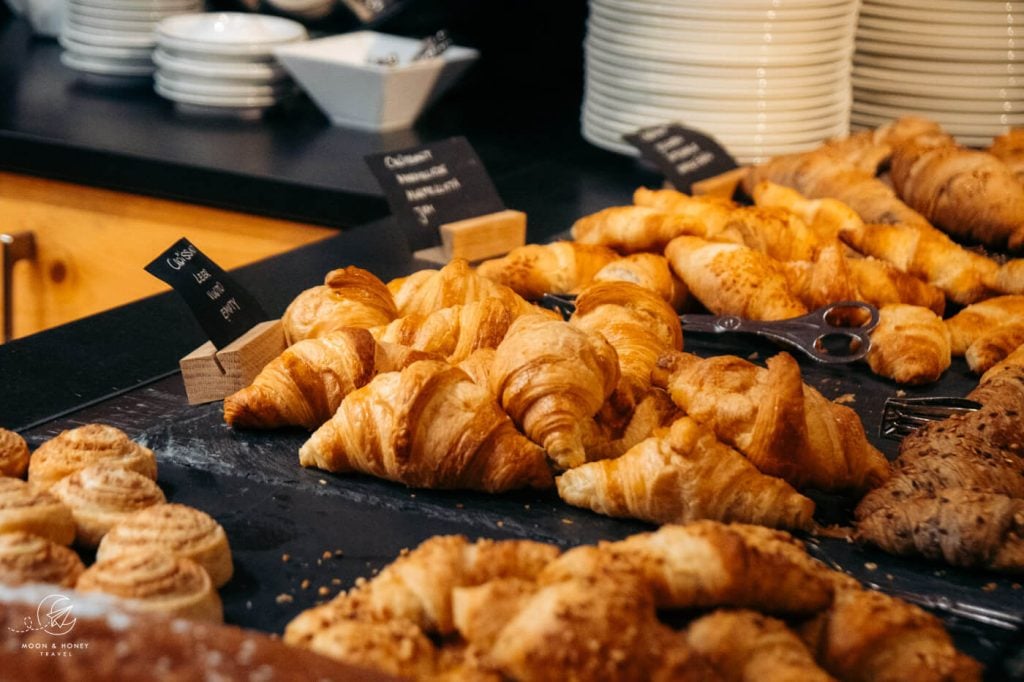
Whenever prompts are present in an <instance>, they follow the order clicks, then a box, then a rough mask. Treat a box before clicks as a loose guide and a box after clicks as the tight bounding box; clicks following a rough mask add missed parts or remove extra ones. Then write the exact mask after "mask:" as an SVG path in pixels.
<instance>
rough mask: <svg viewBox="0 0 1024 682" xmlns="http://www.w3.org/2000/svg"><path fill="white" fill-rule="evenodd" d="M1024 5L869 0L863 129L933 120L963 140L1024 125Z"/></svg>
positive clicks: (859, 77)
mask: <svg viewBox="0 0 1024 682" xmlns="http://www.w3.org/2000/svg"><path fill="white" fill-rule="evenodd" d="M1022 21H1024V2H1002V1H996V0H864V4H863V6H862V8H861V16H860V19H859V21H858V28H857V51H856V54H855V55H854V67H853V85H854V90H853V93H854V94H853V110H852V113H851V122H852V123H853V124H854V125H855V126H856V127H874V126H878V125H881V124H883V123H885V122H887V121H890V120H892V119H894V118H898V117H899V116H903V115H908V114H914V115H919V116H926V117H928V118H931V119H933V120H935V121H937V122H938V123H940V124H942V126H943V127H944V128H945V129H946V130H947V131H949V132H950V133H952V134H953V135H955V136H956V137H957V139H958V140H959V141H960V142H961V143H962V144H967V145H987V144H988V143H989V142H991V138H992V137H993V136H995V135H999V134H1001V133H1003V132H1006V130H1007V129H1009V128H1010V127H1012V126H1020V125H1024V51H1021V50H1020V49H1018V48H1020V47H1022V46H1024V41H1021V45H1017V44H1016V43H1017V41H1018V40H1021V36H1018V35H1017V34H1018V33H1020V34H1021V35H1022V36H1024V33H1022V28H1021V27H1020V26H1019V25H1020V23H1021V22H1022Z"/></svg>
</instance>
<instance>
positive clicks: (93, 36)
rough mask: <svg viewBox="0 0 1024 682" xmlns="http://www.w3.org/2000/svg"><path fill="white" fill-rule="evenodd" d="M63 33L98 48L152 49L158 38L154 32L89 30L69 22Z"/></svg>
mask: <svg viewBox="0 0 1024 682" xmlns="http://www.w3.org/2000/svg"><path fill="white" fill-rule="evenodd" d="M62 33H63V35H65V36H67V37H68V38H70V39H71V40H74V41H76V42H79V43H85V44H86V45H96V46H98V47H126V48H138V49H146V48H148V49H152V48H153V47H155V46H156V37H155V36H154V35H153V33H152V32H146V33H135V32H120V31H107V30H104V29H89V28H87V27H84V26H78V25H77V24H75V23H74V22H72V21H68V22H67V23H66V24H65V25H64V29H63V31H62Z"/></svg>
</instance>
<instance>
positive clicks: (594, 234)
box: [572, 206, 705, 254]
mask: <svg viewBox="0 0 1024 682" xmlns="http://www.w3.org/2000/svg"><path fill="white" fill-rule="evenodd" d="M704 233H705V228H704V226H703V225H702V223H701V222H700V221H698V220H697V219H696V218H688V217H686V216H680V215H675V214H673V213H667V212H665V211H660V210H656V209H654V208H648V207H646V206H613V207H611V208H606V209H604V210H602V211H598V212H597V213H594V214H592V215H588V216H584V217H582V218H580V219H579V220H577V221H576V222H575V223H573V226H572V236H573V238H574V239H575V240H576V241H578V242H580V243H583V244H601V245H604V246H607V247H609V248H611V249H615V250H616V251H618V252H619V253H623V254H630V253H637V252H639V251H655V252H660V251H661V250H662V249H663V248H665V245H666V244H668V243H669V242H670V241H672V239H674V238H675V237H678V236H679V235H681V234H704Z"/></svg>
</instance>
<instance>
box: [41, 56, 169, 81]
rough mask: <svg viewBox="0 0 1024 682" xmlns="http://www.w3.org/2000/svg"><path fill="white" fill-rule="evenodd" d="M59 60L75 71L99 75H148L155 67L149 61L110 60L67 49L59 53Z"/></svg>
mask: <svg viewBox="0 0 1024 682" xmlns="http://www.w3.org/2000/svg"><path fill="white" fill-rule="evenodd" d="M60 61H61V63H62V64H64V65H65V66H69V67H71V68H72V69H75V70H76V71H82V72H85V73H94V74H98V75H101V76H128V77H141V76H150V75H152V73H153V71H154V70H155V68H156V67H154V66H153V64H151V63H150V64H146V63H143V62H131V61H121V60H114V61H110V60H106V59H101V58H96V57H87V56H85V55H80V54H76V53H74V52H67V51H65V52H61V53H60Z"/></svg>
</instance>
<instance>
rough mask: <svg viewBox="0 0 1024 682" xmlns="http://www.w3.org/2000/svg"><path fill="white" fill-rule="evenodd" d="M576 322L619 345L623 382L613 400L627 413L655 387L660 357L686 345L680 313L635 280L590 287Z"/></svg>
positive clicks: (582, 294)
mask: <svg viewBox="0 0 1024 682" xmlns="http://www.w3.org/2000/svg"><path fill="white" fill-rule="evenodd" d="M570 323H571V324H572V325H573V326H575V327H577V328H579V329H582V330H583V331H585V332H587V333H589V334H601V335H603V336H604V338H605V339H607V341H608V343H609V344H611V346H612V348H614V349H615V354H616V356H617V357H618V363H619V381H618V385H617V386H616V388H615V393H613V394H612V396H611V400H612V402H613V403H614V404H615V405H616V406H617V407H619V408H620V409H621V410H623V411H631V410H632V409H633V408H634V407H635V406H636V404H637V403H638V402H639V401H640V398H641V397H642V396H644V395H645V394H646V393H647V392H648V390H650V388H651V370H653V369H654V367H655V365H657V363H658V357H659V356H660V355H662V354H663V353H665V352H668V351H670V350H676V351H681V350H682V349H683V332H682V327H681V326H680V325H679V317H678V316H677V315H676V312H675V311H674V310H673V309H672V308H671V306H669V305H668V303H666V302H665V301H664V300H663V299H662V298H660V297H659V296H657V295H656V294H655V293H654V292H652V291H650V290H648V289H644V288H643V287H640V286H637V285H636V284H630V283H629V282H598V283H595V284H591V285H590V286H588V287H586V288H584V289H583V290H582V291H581V292H580V294H579V295H578V296H577V298H576V311H575V312H574V313H573V315H572V318H571V319H570Z"/></svg>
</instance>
